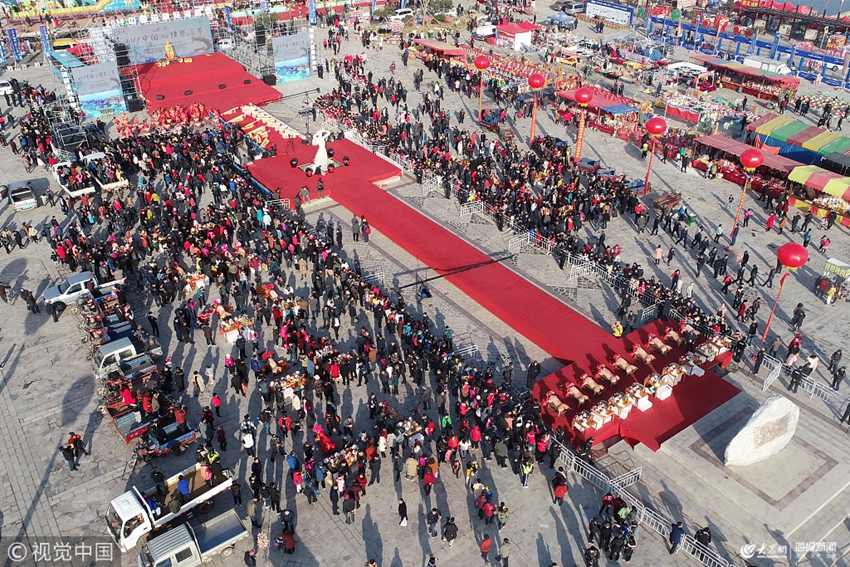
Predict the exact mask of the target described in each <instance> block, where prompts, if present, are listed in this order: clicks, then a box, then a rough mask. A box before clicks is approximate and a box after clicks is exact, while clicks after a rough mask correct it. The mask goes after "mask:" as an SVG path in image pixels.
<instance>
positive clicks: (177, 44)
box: [108, 18, 213, 65]
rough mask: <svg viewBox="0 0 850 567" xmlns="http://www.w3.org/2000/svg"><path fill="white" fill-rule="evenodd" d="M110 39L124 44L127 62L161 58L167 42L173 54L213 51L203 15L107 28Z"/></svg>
mask: <svg viewBox="0 0 850 567" xmlns="http://www.w3.org/2000/svg"><path fill="white" fill-rule="evenodd" d="M108 33H109V35H110V37H112V39H114V40H115V41H116V42H118V43H123V44H125V45H126V46H127V51H128V53H129V55H130V63H131V64H133V65H141V64H143V63H154V62H156V61H161V60H163V59H165V46H166V44H171V47H172V49H173V50H174V55H175V56H176V57H192V56H195V55H203V54H205V53H212V52H213V40H212V30H211V29H210V21H209V20H208V19H207V18H185V19H182V20H171V21H168V22H155V23H150V24H142V25H138V26H118V27H114V28H109V29H108Z"/></svg>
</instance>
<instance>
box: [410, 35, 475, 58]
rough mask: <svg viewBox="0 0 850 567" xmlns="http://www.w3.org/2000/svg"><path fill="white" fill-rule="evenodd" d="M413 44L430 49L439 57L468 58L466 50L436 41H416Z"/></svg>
mask: <svg viewBox="0 0 850 567" xmlns="http://www.w3.org/2000/svg"><path fill="white" fill-rule="evenodd" d="M413 43H415V44H417V45H421V46H422V47H425V48H428V49H430V50H431V51H433V52H434V53H435V54H437V55H442V56H445V57H466V50H464V49H459V48H457V47H455V46H454V45H451V44H449V43H446V42H444V41H437V40H436V39H414V40H413Z"/></svg>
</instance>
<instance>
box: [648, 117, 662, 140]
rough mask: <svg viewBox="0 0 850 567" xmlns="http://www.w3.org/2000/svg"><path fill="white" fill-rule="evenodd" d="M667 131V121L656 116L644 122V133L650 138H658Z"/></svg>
mask: <svg viewBox="0 0 850 567" xmlns="http://www.w3.org/2000/svg"><path fill="white" fill-rule="evenodd" d="M666 130H667V121H666V120H664V119H663V118H661V117H660V116H656V117H654V118H650V119H649V120H647V121H646V131H647V132H649V134H650V135H652V136H660V135H661V134H663V133H664V132H665V131H666Z"/></svg>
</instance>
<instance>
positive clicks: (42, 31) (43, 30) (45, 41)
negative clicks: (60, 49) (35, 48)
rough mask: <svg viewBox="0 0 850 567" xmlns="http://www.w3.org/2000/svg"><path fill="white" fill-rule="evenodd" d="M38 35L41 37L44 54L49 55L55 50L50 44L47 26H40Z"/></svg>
mask: <svg viewBox="0 0 850 567" xmlns="http://www.w3.org/2000/svg"><path fill="white" fill-rule="evenodd" d="M38 35H39V36H40V37H41V52H42V53H43V54H44V55H47V54H48V53H50V52H51V51H53V49H52V48H51V46H50V33H49V32H48V31H47V26H45V25H40V26H38Z"/></svg>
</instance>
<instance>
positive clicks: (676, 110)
mask: <svg viewBox="0 0 850 567" xmlns="http://www.w3.org/2000/svg"><path fill="white" fill-rule="evenodd" d="M667 116H672V117H673V118H678V119H679V120H685V121H687V122H693V123H694V124H696V123H697V122H699V112H694V111H693V110H690V109H687V108H683V107H681V106H675V105H672V104H670V103H667Z"/></svg>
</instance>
